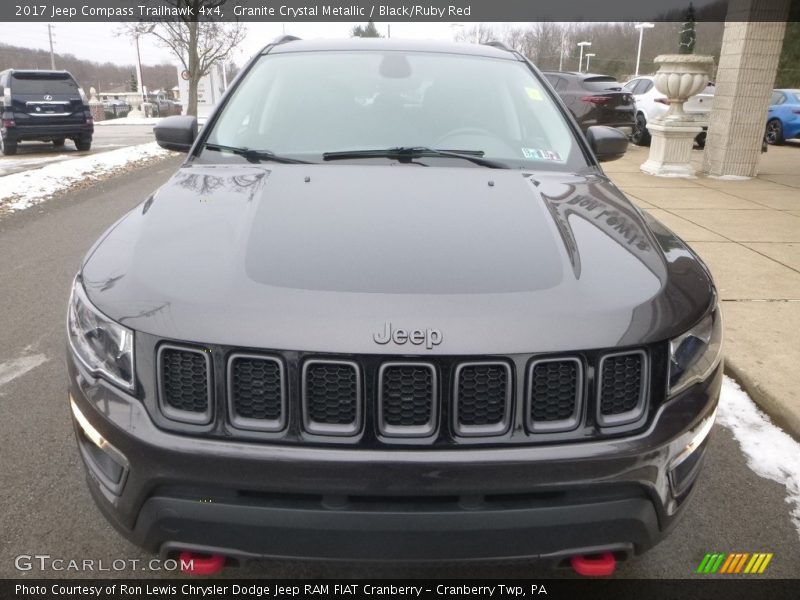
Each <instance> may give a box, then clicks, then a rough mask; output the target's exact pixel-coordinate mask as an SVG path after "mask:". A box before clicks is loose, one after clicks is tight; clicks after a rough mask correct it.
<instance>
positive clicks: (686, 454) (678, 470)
mask: <svg viewBox="0 0 800 600" xmlns="http://www.w3.org/2000/svg"><path fill="white" fill-rule="evenodd" d="M716 418H717V409H714V412H713V413H711V415H710V416H709V417H708V418H707V419H706V420H705V422H704V423H703V424H702V425H701V426H700V428H699V429H698V430H697V433H695V435H694V437H693V438H692V439H691V441H690V442H689V443H688V444H686V446H685V447H684V449H683V450H682V451H681V452H680V453H679V454H678V456H676V457H675V458H674V459H673V460H672V463H670V467H669V485H670V488H672V494H673V496H675V497H676V498H679V497H680V496H682V495H683V494H685V493H686V491H687V490H688V489H689V488H690V487H691V485H692V483H693V482H694V480H695V479H696V478H697V473H698V472H699V471H700V464H701V459H702V458H703V455H704V454H705V450H706V445H707V442H708V434H709V433H711V428H712V427H713V426H714V421H715V420H716Z"/></svg>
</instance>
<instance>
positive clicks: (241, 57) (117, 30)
mask: <svg viewBox="0 0 800 600" xmlns="http://www.w3.org/2000/svg"><path fill="white" fill-rule="evenodd" d="M360 24H362V23H286V24H285V27H286V33H291V34H293V35H296V36H298V37H301V38H304V39H311V38H323V37H327V38H330V37H348V36H349V34H350V30H351V29H352V28H353V26H354V25H360ZM390 25H391V29H392V37H398V38H415V39H438V40H452V39H453V35H454V33H455V32H456V31H457V30H458V24H455V23H409V22H400V23H391V24H390ZM283 26H284V25H282V24H281V23H248V24H247V38H246V39H245V40H244V43H243V44H242V45H241V47H240V48H239V49H238V51H237V53H236V55H235V56H234V57H233V59H234V61H235V62H236V63H238V64H239V65H240V66H241V65H242V64H243V63H244V62H245V61H246V60H247V59H248V58H250V56H251V55H253V54H255V53H256V52H257V51H258V50H260V49H261V48H263V47H264V46H265V45H267V44H268V43H269V42H270V41H271V40H272V39H273V38H275V37H276V36H278V35H281V33H283ZM377 26H378V28H379V29H380V31H381V33H383V34H384V35H386V26H387V24H386V23H378V25H377ZM465 26H466V27H469V26H470V24H465ZM0 29H1V30H2V31H3V36H2V42H3V43H5V44H11V45H13V46H23V47H29V48H41V49H43V50H48V49H49V42H48V39H47V24H46V23H0ZM53 30H54V44H55V51H56V52H57V53H63V54H74V55H75V56H77V57H78V58H83V59H87V60H93V61H97V62H105V61H108V62H113V63H118V64H133V63H134V62H135V60H136V51H135V50H134V49H133V44H132V42H131V40H130V39H129V38H127V37H126V36H124V35H122V34H121V26H120V25H114V24H111V25H109V24H108V23H55V24H54V25H53ZM140 48H141V53H142V62H143V63H145V64H157V63H161V62H169V63H175V62H176V60H175V59H174V57H173V55H172V53H171V52H170V51H169V50H167V49H165V48H163V47H161V46H159V45H158V43H157V42H156V40H155V39H154V38H152V37H144V38H142V39H141V42H140Z"/></svg>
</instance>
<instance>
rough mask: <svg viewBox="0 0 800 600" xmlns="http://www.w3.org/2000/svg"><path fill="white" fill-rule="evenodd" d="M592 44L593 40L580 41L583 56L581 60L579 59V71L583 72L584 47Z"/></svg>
mask: <svg viewBox="0 0 800 600" xmlns="http://www.w3.org/2000/svg"><path fill="white" fill-rule="evenodd" d="M591 45H592V42H578V46H580V48H581V57H580V60H578V73H582V72H583V47H584V46H591Z"/></svg>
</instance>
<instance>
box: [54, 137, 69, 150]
mask: <svg viewBox="0 0 800 600" xmlns="http://www.w3.org/2000/svg"><path fill="white" fill-rule="evenodd" d="M66 141H67V140H65V139H64V138H58V139H57V140H53V146H55V147H56V148H61V146H63V145H64V144H65V143H66Z"/></svg>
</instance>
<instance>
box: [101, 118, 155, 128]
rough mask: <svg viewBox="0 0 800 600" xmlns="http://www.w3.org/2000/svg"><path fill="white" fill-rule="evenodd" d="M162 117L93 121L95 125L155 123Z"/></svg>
mask: <svg viewBox="0 0 800 600" xmlns="http://www.w3.org/2000/svg"><path fill="white" fill-rule="evenodd" d="M161 119H162V117H121V118H119V119H106V120H104V121H95V122H94V126H95V127H105V126H108V125H156V124H158V122H159V121H160V120H161Z"/></svg>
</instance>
